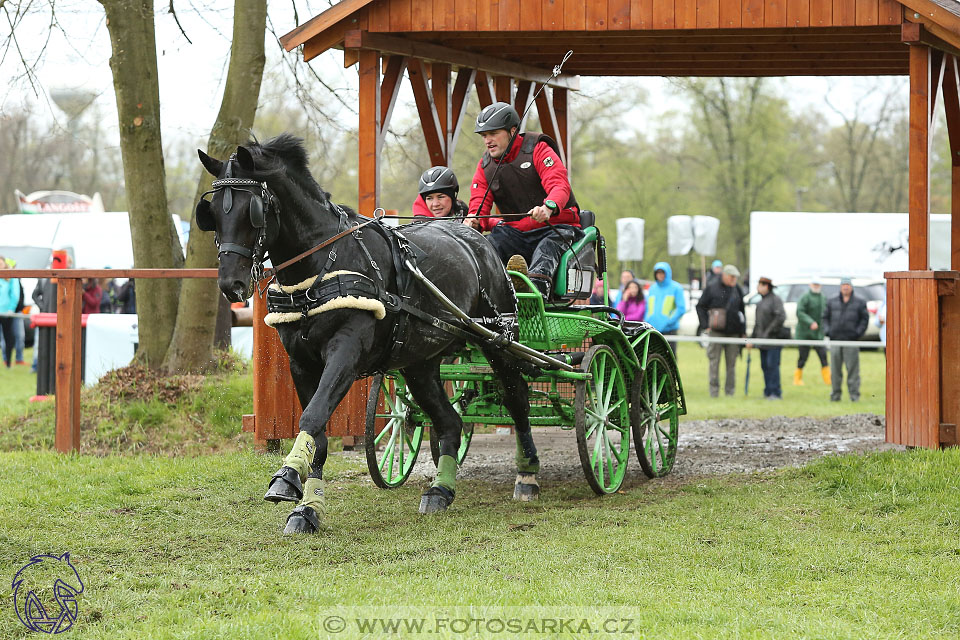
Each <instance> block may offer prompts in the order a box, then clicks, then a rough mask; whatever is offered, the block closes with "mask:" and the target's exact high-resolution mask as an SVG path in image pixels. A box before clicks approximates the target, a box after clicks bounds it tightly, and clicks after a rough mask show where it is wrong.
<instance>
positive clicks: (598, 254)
mask: <svg viewBox="0 0 960 640" xmlns="http://www.w3.org/2000/svg"><path fill="white" fill-rule="evenodd" d="M584 231H585V237H584V238H583V239H582V240H580V241H579V242H577V243H576V244H574V245H573V246H572V247H571V250H570V251H567V252H566V254H565V255H564V256H563V257H562V260H561V263H560V268H559V270H558V276H557V279H556V280H557V281H556V283H555V285H554V297H555V298H556V299H557V301H558V302H556V303H553V302H548V303H546V304H545V301H544V298H543V296H541V295H540V294H539V293H524V292H520V291H521V290H523V289H524V288H526V289H527V290H528V291H531V292H534V291H536V289H535V288H534V286H533V284H532V283H531V282H530V281H529V280H528V279H527V278H526V276H524V275H523V274H520V273H516V272H513V271H510V272H508V273H509V274H510V275H511V276H512V277H514V279H515V281H519V282H521V283H524V284H526V285H528V286H527V287H523V286H521V287H518V293H517V311H518V330H519V337H518V340H517V342H518V343H519V344H520V345H522V346H523V347H524V348H526V351H527V352H532V353H536V354H542V356H543V359H544V360H546V361H548V362H550V363H554V364H555V365H556V366H554V367H544V366H543V363H542V361H541V362H538V365H539V366H540V367H541V370H542V373H541V374H540V375H537V376H525V378H526V380H527V383H528V388H529V394H530V424H531V425H532V426H538V425H539V426H547V425H549V426H560V427H562V428H564V429H573V430H575V431H576V436H577V446H578V450H579V454H580V462H581V465H582V466H583V470H584V474H585V475H586V477H587V482H588V483H589V484H590V487H591V488H592V489H593V490H594V491H595V492H596V493H598V494H601V495H602V494H607V493H613V492H615V491H617V490H618V489H619V488H620V486H621V484H622V483H623V480H624V477H625V475H626V469H627V464H628V459H629V457H630V439H631V435H632V436H633V439H634V441H635V449H636V452H637V457H638V459H639V462H640V466H641V467H642V468H643V472H644V473H645V474H646V475H647V476H648V477H651V478H655V477H661V476H664V475H666V474H667V473H669V472H670V470H671V469H672V468H673V464H674V461H675V458H676V452H677V440H678V435H679V419H680V416H681V415H683V414H685V413H686V405H685V400H684V395H683V387H682V385H681V382H680V376H679V373H678V371H677V365H676V360H675V358H674V355H673V351H672V350H671V349H670V346H669V344H668V343H667V341H666V340H665V339H664V337H663V336H662V335H661V334H660V333H659V332H657V331H656V330H655V329H654V328H653V327H651V326H650V325H648V324H645V323H625V322H622V320H621V317H617V316H615V315H614V313H613V312H614V311H615V310H612V309H610V308H609V307H603V306H590V305H586V306H584V305H576V304H573V303H572V300H574V299H577V298H583V297H586V296H589V292H590V290H591V289H592V286H593V280H594V278H595V277H596V274H602V275H603V276H604V282H607V278H606V277H605V276H606V273H605V271H606V269H605V265H604V262H605V260H604V258H603V256H604V246H603V243H604V241H603V238H602V236H600V234H599V232H598V230H597V228H596V226H593V225H592V224H590V225H584ZM585 263H586V264H585ZM531 350H532V351H531ZM440 377H441V379H442V380H443V381H444V382H445V384H446V386H447V391H448V393H449V395H450V402H451V403H452V404H453V406H454V407H455V409H456V410H457V412H458V413H459V414H460V415H461V417H462V419H463V423H464V431H463V434H462V437H461V445H460V448H459V450H458V453H457V463H458V464H460V463H462V462H463V460H464V458H465V457H466V455H467V451H468V449H469V447H470V441H471V439H472V436H473V428H474V426H475V425H485V424H486V425H510V424H512V418H511V417H510V414H509V413H508V412H507V410H506V409H505V408H504V407H503V403H502V399H501V396H502V393H503V390H502V388H501V387H500V385H499V383H498V382H497V379H496V377H495V376H494V373H493V370H492V368H491V367H490V365H489V364H488V363H487V361H486V359H485V357H484V355H483V353H482V352H481V351H480V349H478V348H476V347H475V346H472V345H470V344H468V345H467V346H466V347H465V348H464V349H463V350H461V351H460V353H458V354H457V357H456V358H451V359H449V360H448V361H447V362H446V363H445V364H442V365H441V367H440ZM429 427H430V419H429V417H428V416H427V415H426V413H425V412H423V411H422V410H421V409H420V408H419V407H418V406H417V404H416V402H414V400H413V398H412V397H411V395H410V393H409V391H408V390H407V388H406V385H405V384H404V380H403V376H402V374H400V373H399V372H388V373H387V374H385V375H382V376H377V377H376V379H375V380H374V381H373V384H372V385H371V387H370V396H369V398H368V403H367V416H366V438H365V442H366V454H367V464H368V467H369V469H370V474H371V476H372V477H373V480H374V482H375V483H376V484H377V485H378V486H380V487H383V488H391V487H397V486H400V485H401V484H403V483H404V482H405V481H406V479H407V478H408V477H409V476H410V473H411V471H412V470H413V467H414V464H415V463H416V459H417V455H418V453H419V450H420V446H421V444H422V443H423V439H424V435H425V432H426V431H428V430H429ZM430 444H431V452H432V454H433V460H434V463H436V462H437V460H438V459H439V445H438V443H437V441H436V439H432V440H431V441H430Z"/></svg>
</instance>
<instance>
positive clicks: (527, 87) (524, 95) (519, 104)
mask: <svg viewBox="0 0 960 640" xmlns="http://www.w3.org/2000/svg"><path fill="white" fill-rule="evenodd" d="M535 88H536V84H535V83H533V82H530V81H529V80H520V81H519V82H517V92H516V94H515V95H514V96H513V108H514V109H516V110H517V113H518V114H519V115H520V130H521V131H524V130H525V129H526V128H527V118H529V117H530V112H529V111H527V105H529V104H530V102H531V101H532V100H533V90H534V89H535Z"/></svg>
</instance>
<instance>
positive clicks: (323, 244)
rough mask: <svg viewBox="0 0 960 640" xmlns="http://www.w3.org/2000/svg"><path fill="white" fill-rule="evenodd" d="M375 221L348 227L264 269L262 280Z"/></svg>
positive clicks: (371, 220)
mask: <svg viewBox="0 0 960 640" xmlns="http://www.w3.org/2000/svg"><path fill="white" fill-rule="evenodd" d="M377 220H378V218H371V219H370V220H367V221H366V222H364V223H362V224H358V225H357V226H355V227H350V228H349V229H344V230H343V231H341V232H340V233H338V234H336V235H334V236H330V237H329V238H327V239H326V240H324V241H323V242H321V243H320V244H318V245H317V246H315V247H313V248H311V249H307V250H306V251H304V252H303V253H301V254H299V255H296V256H294V257H292V258H290V259H289V260H285V261H284V262H281V263H280V264H278V265H277V266H275V267H270V268H269V269H265V270H264V272H263V277H264V278H272V277H273V276H275V275H276V274H277V272H278V271H282V270H283V269H286V268H287V267H289V266H290V265H292V264H294V263H296V262H300V261H301V260H303V259H304V258H306V257H307V256H309V255H311V254H314V253H316V252H317V251H320V249H323V248H324V247H326V246H329V245H331V244H333V243H334V242H336V241H337V240H339V239H340V238H343V237H344V236H348V235H350V234H351V233H353V232H354V231H357V230H358V229H362V228H364V227H365V226H367V225H368V224H372V223H374V222H376V221H377Z"/></svg>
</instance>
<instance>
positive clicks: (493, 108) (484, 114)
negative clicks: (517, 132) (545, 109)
mask: <svg viewBox="0 0 960 640" xmlns="http://www.w3.org/2000/svg"><path fill="white" fill-rule="evenodd" d="M519 126H520V116H519V115H517V110H516V109H514V108H513V107H511V106H510V105H509V104H507V103H506V102H494V103H493V104H492V105H490V106H489V107H487V108H486V109H483V110H481V111H480V113H479V114H477V126H476V128H475V129H474V130H473V132H474V133H483V132H484V131H496V130H497V129H506V130H507V131H510V129H512V128H513V127H519Z"/></svg>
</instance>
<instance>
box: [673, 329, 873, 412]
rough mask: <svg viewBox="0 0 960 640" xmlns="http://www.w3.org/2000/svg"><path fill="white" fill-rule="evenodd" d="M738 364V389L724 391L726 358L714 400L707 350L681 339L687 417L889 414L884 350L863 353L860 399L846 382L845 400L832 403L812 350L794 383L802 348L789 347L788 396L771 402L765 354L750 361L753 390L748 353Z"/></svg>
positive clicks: (784, 380)
mask: <svg viewBox="0 0 960 640" xmlns="http://www.w3.org/2000/svg"><path fill="white" fill-rule="evenodd" d="M742 354H743V355H742V357H741V358H740V360H738V362H737V386H736V389H737V392H736V395H735V396H734V397H731V398H728V397H726V396H724V395H723V391H722V389H723V384H724V373H723V371H724V364H725V363H724V362H723V361H722V360H721V362H720V371H721V372H720V388H721V393H720V397H719V398H711V397H710V392H709V388H708V384H707V354H706V350H705V349H703V348H701V347H700V346H699V345H698V344H695V343H690V342H686V343H681V344H680V349H679V353H678V355H677V363H678V365H679V367H680V377H681V379H682V380H683V390H684V392H685V393H686V396H687V405H688V407H689V412H688V416H687V418H688V419H691V418H693V419H708V418H764V417H768V416H772V415H781V416H815V417H827V416H835V415H844V414H850V413H876V414H880V415H882V414H883V413H884V402H885V397H886V395H885V385H886V378H885V376H886V373H885V372H886V363H885V360H884V355H883V352H882V351H861V352H860V378H861V381H860V394H861V395H860V401H859V402H851V401H850V399H849V396H848V394H847V388H846V380H844V387H843V400H841V401H840V402H830V387H829V386H827V385H826V384H824V382H823V379H822V378H821V376H820V360H819V359H818V358H817V356H816V354H815V353H811V354H810V358H809V359H808V360H807V365H806V367H805V368H804V374H805V375H804V378H803V379H804V383H805V384H804V385H803V386H794V385H793V372H794V371H795V370H796V368H797V350H796V349H784V350H783V351H782V353H781V356H780V378H781V380H780V384H781V387H782V388H783V400H781V401H770V400H766V399H765V398H764V397H763V371H761V369H760V353H759V352H758V351H756V350H754V352H753V354H752V356H751V361H752V362H751V364H750V389H749V390H750V393H749V395H744V393H743V389H744V379H745V377H746V362H747V351H746V350H744V351H743V352H742Z"/></svg>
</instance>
